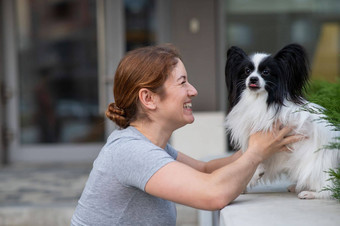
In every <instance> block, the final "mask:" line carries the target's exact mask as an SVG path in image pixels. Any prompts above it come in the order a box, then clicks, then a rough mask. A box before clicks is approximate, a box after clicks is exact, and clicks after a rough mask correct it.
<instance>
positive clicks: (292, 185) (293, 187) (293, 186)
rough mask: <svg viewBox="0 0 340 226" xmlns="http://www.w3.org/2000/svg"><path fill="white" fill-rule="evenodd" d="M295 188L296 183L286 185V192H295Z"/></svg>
mask: <svg viewBox="0 0 340 226" xmlns="http://www.w3.org/2000/svg"><path fill="white" fill-rule="evenodd" d="M295 188H296V184H291V185H289V186H288V188H287V190H288V192H291V193H295V192H296V190H295Z"/></svg>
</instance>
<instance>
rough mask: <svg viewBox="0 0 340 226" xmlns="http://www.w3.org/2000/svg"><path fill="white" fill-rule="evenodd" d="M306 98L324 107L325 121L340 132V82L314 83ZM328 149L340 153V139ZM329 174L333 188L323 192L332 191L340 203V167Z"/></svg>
mask: <svg viewBox="0 0 340 226" xmlns="http://www.w3.org/2000/svg"><path fill="white" fill-rule="evenodd" d="M305 96H306V98H307V100H309V101H311V102H313V103H316V104H318V105H320V106H322V107H324V108H325V109H323V110H322V111H323V113H324V114H325V115H326V117H325V119H327V120H328V121H329V122H330V123H331V124H332V125H334V126H335V128H336V130H338V131H340V81H338V82H337V83H329V82H326V81H312V82H311V83H310V86H309V87H308V88H307V89H306V92H305ZM327 148H330V149H336V150H334V151H340V137H337V139H336V140H335V142H332V143H330V144H329V145H328V146H327ZM327 173H328V174H329V175H330V180H331V181H332V182H333V186H329V187H326V188H324V189H323V190H328V191H331V192H332V196H333V197H334V198H335V199H337V200H338V201H340V165H339V167H338V168H336V169H329V171H327Z"/></svg>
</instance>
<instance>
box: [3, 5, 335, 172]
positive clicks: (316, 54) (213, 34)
mask: <svg viewBox="0 0 340 226" xmlns="http://www.w3.org/2000/svg"><path fill="white" fill-rule="evenodd" d="M292 42H295V43H299V44H301V45H303V46H304V47H305V48H306V49H307V51H308V54H309V57H310V61H311V63H312V76H313V77H314V78H318V79H325V80H328V81H337V80H338V79H339V76H340V52H339V50H340V1H339V0H285V1H282V0H0V163H1V164H2V165H22V164H30V165H32V164H33V165H34V164H36V165H38V164H39V165H41V164H44V165H49V164H50V165H51V164H54V165H53V166H56V165H55V164H56V163H57V164H70V163H72V164H73V163H91V162H92V161H93V160H94V159H95V157H96V156H97V154H98V153H99V151H100V149H101V147H102V145H103V144H104V142H105V140H106V137H107V136H108V134H109V133H110V132H111V131H112V130H113V129H114V125H113V123H112V122H110V121H108V120H107V119H105V117H104V111H105V109H106V106H107V105H108V104H109V103H110V102H113V96H112V85H113V76H114V72H115V68H116V66H117V65H118V62H119V60H120V59H121V57H122V56H123V55H124V54H125V53H126V52H127V51H129V50H131V49H134V48H137V47H141V46H146V45H155V44H162V43H173V44H174V45H176V46H177V47H178V48H179V50H180V52H181V53H182V56H183V60H184V64H185V65H186V69H187V72H188V76H189V80H190V82H191V83H192V84H193V85H194V86H195V87H196V88H197V90H198V93H199V95H198V97H196V98H194V100H193V108H194V112H195V114H196V116H197V118H196V121H197V124H196V123H194V125H190V126H188V127H185V128H187V129H185V128H184V130H180V131H179V132H178V133H176V134H174V138H173V140H172V141H173V143H174V144H175V145H178V147H182V146H181V145H183V144H184V146H183V149H185V148H187V147H186V146H185V145H188V142H190V144H192V145H194V146H195V145H196V146H195V148H193V149H194V150H193V151H195V150H196V153H201V154H200V155H197V156H195V153H189V154H192V156H194V157H197V158H205V157H204V155H206V156H210V157H211V156H212V155H219V154H223V153H225V152H226V151H227V149H228V148H227V145H225V143H226V139H227V138H226V137H225V135H224V132H223V125H222V123H223V118H224V114H225V110H226V90H225V82H224V66H225V60H226V51H227V49H228V48H229V47H230V46H232V45H237V46H239V47H241V48H243V49H244V50H245V51H246V52H249V53H250V52H253V51H264V52H269V53H275V52H277V51H278V50H279V49H281V48H282V47H283V46H284V45H286V44H289V43H292ZM200 122H201V123H200ZM211 126H214V127H213V128H212V127H211ZM219 144H221V145H219ZM204 145H208V146H207V147H209V149H210V150H206V149H208V148H207V147H206V146H204ZM214 145H217V146H216V148H215V146H214ZM188 148H189V149H190V145H189V147H188ZM199 148H201V149H202V150H203V151H202V152H199V151H197V150H198V149H199ZM213 149H216V150H217V149H218V150H217V151H216V150H215V152H214V151H213ZM205 151H206V153H204V152H205ZM0 171H1V169H0ZM85 172H86V173H88V171H87V170H85Z"/></svg>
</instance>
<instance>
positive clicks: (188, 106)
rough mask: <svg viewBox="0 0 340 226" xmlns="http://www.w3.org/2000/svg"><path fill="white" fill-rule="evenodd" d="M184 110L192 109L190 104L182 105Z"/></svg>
mask: <svg viewBox="0 0 340 226" xmlns="http://www.w3.org/2000/svg"><path fill="white" fill-rule="evenodd" d="M183 107H184V109H191V108H192V104H191V103H186V104H184V105H183Z"/></svg>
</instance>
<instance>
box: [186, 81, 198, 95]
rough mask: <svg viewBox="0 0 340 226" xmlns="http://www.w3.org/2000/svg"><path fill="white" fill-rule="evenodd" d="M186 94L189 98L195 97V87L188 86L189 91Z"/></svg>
mask: <svg viewBox="0 0 340 226" xmlns="http://www.w3.org/2000/svg"><path fill="white" fill-rule="evenodd" d="M188 94H189V96H192V97H194V96H197V94H198V92H197V90H196V89H195V87H194V86H193V85H191V84H190V88H189V91H188Z"/></svg>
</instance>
